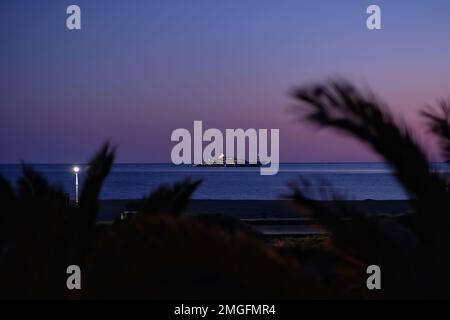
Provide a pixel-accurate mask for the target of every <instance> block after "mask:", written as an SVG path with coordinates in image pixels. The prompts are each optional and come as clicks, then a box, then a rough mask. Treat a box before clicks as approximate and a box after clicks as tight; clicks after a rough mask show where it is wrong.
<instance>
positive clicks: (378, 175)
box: [0, 163, 450, 200]
mask: <svg viewBox="0 0 450 320" xmlns="http://www.w3.org/2000/svg"><path fill="white" fill-rule="evenodd" d="M437 166H438V168H439V170H442V171H444V172H450V168H449V167H448V166H447V165H444V164H438V165H437ZM33 167H34V168H35V169H36V170H37V171H38V172H40V173H41V174H42V175H43V176H45V177H46V178H47V179H48V180H49V181H50V182H51V183H53V184H55V185H59V186H62V187H63V188H64V189H65V190H66V192H68V193H70V195H71V197H72V198H73V197H74V194H75V187H74V186H75V177H74V174H73V173H72V171H71V168H72V167H71V165H67V164H51V165H43V164H39V165H34V166H33ZM81 169H82V170H81V173H80V175H79V178H80V184H81V185H82V183H83V180H84V175H85V172H86V169H87V167H86V166H81ZM0 174H1V175H2V176H4V177H5V178H7V179H8V180H10V181H12V182H15V181H17V179H18V178H19V177H20V175H21V166H20V165H0ZM187 177H191V178H193V179H197V178H201V179H203V183H202V184H201V186H200V187H199V189H198V190H197V191H196V192H195V194H194V196H193V198H194V199H267V200H270V199H279V198H280V197H282V196H283V195H286V194H287V192H288V191H289V189H288V187H287V185H288V184H289V183H291V182H298V181H300V180H299V177H302V178H305V179H308V180H309V181H310V182H311V188H310V191H309V192H310V195H311V196H312V197H314V198H325V199H326V198H327V194H328V195H329V193H330V192H331V191H335V192H337V193H338V194H340V195H342V196H344V197H346V198H347V199H353V200H363V199H375V200H390V199H405V198H406V194H405V193H404V191H403V189H402V187H401V186H400V185H399V184H398V182H397V181H396V179H395V177H393V176H392V171H391V170H390V168H389V167H387V166H386V165H385V164H383V163H299V164H282V165H281V166H280V171H279V172H278V174H277V175H274V176H261V175H260V174H259V168H193V167H188V166H175V165H171V164H116V165H115V166H114V168H113V170H112V173H111V174H110V175H109V177H108V178H107V180H106V183H105V185H104V187H103V190H102V194H101V198H102V199H138V198H142V197H143V196H145V195H147V194H148V193H149V192H151V191H152V190H154V189H155V188H156V187H157V186H159V185H160V184H167V183H173V182H176V181H179V180H181V179H183V178H187Z"/></svg>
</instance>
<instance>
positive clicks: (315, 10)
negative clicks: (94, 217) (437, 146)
mask: <svg viewBox="0 0 450 320" xmlns="http://www.w3.org/2000/svg"><path fill="white" fill-rule="evenodd" d="M374 3H376V4H378V5H380V6H381V9H382V26H383V30H381V31H369V30H367V29H366V26H365V20H366V17H367V15H366V14H365V10H366V8H367V6H368V5H369V4H372V2H369V1H331V0H329V1H317V0H314V1H309V0H304V1H300V0H294V1H286V0H282V1H278V0H277V1H276V0H271V1H264V0H245V1H242V0H239V1H238V0H235V1H233V0H226V1H225V0H214V1H211V0H205V1H200V0H192V1H172V0H160V1H155V0H153V1H144V0H142V1H124V0H122V1H111V0H109V1H106V0H105V1H83V0H75V1H43V0H42V1H31V0H30V1H20V0H5V1H1V4H0V25H1V28H0V41H1V50H0V119H1V122H0V123H1V125H0V150H1V153H0V163H16V162H18V161H20V160H25V161H27V162H31V163H37V162H46V163H57V162H67V163H75V162H80V161H84V160H87V159H88V158H89V156H90V155H91V154H92V153H93V151H94V150H95V149H96V148H97V147H99V145H100V144H101V143H102V142H103V141H105V140H106V139H111V141H113V142H114V143H115V144H117V145H118V147H119V148H118V161H119V162H169V161H170V150H171V148H172V146H173V143H171V142H170V133H171V132H172V131H173V130H174V129H176V128H180V127H185V128H189V129H191V128H192V125H193V121H194V120H203V124H204V127H206V128H208V127H217V128H221V129H224V128H238V127H242V128H280V140H281V141H280V160H281V161H282V162H293V161H308V162H309V161H372V160H377V158H376V157H375V156H374V155H373V154H372V153H371V152H369V151H368V150H366V149H365V148H364V147H362V146H361V145H359V144H357V143H355V142H353V141H352V140H350V139H348V138H344V137H341V136H337V135H336V134H335V133H334V132H330V131H324V132H319V133H318V132H316V131H315V130H314V129H312V128H311V127H310V126H308V125H305V124H298V123H296V122H294V121H293V118H292V116H290V115H289V114H288V112H287V111H286V110H287V107H288V106H289V105H290V104H291V102H292V101H291V100H290V99H289V97H288V95H287V92H288V91H289V90H290V89H292V88H294V87H297V86H300V85H303V84H306V83H309V82H313V81H320V80H324V79H327V78H329V77H335V76H340V77H346V78H349V79H351V80H354V81H356V83H358V84H361V85H363V86H370V87H371V88H372V89H373V91H375V92H376V93H377V94H379V96H380V97H381V98H382V99H383V100H384V101H387V102H389V103H390V105H392V106H393V109H394V110H395V112H396V113H397V114H399V115H402V116H403V117H404V118H406V119H407V120H412V121H413V122H414V123H417V117H416V116H415V115H416V112H417V110H418V109H419V108H421V107H423V105H425V104H427V103H434V101H435V99H436V98H439V97H448V96H450V59H449V57H450V41H449V39H450V19H449V17H450V2H449V1H444V0H443V1H411V0H409V1H375V2H374ZM69 4H78V5H79V6H80V7H81V10H82V30H81V31H68V30H67V29H66V27H65V19H66V14H65V10H66V7H67V6H68V5H69ZM416 127H417V128H418V131H417V134H418V135H419V136H420V137H419V138H420V140H421V141H422V142H423V143H424V144H427V145H430V143H431V142H430V138H429V137H428V136H426V135H424V130H423V129H422V128H421V127H420V126H417V125H416Z"/></svg>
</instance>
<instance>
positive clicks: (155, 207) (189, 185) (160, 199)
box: [140, 179, 202, 215]
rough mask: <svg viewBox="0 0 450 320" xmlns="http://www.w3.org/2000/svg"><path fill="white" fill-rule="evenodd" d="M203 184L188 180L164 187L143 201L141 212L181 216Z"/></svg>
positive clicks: (198, 181)
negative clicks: (194, 193)
mask: <svg viewBox="0 0 450 320" xmlns="http://www.w3.org/2000/svg"><path fill="white" fill-rule="evenodd" d="M201 182H202V181H201V180H196V181H193V182H191V181H190V180H189V179H186V180H184V181H181V182H178V183H175V184H174V185H173V186H170V185H162V186H160V187H158V189H156V190H155V191H154V192H152V193H151V194H150V196H148V197H147V198H145V199H144V200H143V202H142V206H141V209H140V212H142V213H165V214H174V215H180V214H181V213H182V212H183V211H184V210H185V209H186V206H187V204H188V202H189V200H190V199H191V195H192V193H193V192H194V191H195V190H196V189H197V188H198V186H199V185H200V183H201Z"/></svg>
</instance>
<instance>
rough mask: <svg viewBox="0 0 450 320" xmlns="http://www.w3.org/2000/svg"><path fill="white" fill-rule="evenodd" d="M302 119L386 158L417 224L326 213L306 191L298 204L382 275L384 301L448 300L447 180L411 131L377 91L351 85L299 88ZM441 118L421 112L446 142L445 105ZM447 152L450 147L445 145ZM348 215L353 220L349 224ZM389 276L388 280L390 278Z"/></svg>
mask: <svg viewBox="0 0 450 320" xmlns="http://www.w3.org/2000/svg"><path fill="white" fill-rule="evenodd" d="M292 95H293V97H294V98H295V99H297V100H298V102H299V103H300V104H299V105H297V106H295V107H294V108H295V109H294V110H296V112H298V116H299V119H300V120H302V121H304V120H306V121H309V122H311V123H314V124H315V125H318V126H320V127H331V128H334V129H337V130H339V131H341V132H344V133H346V134H349V135H351V136H353V137H356V138H357V139H359V140H360V141H362V142H363V143H365V144H367V145H368V146H369V147H371V148H372V149H373V150H374V151H375V152H376V153H378V154H379V155H380V156H381V157H383V158H384V159H385V160H386V161H387V163H388V164H389V165H390V166H391V167H392V168H393V169H394V171H395V175H396V177H397V179H398V181H399V182H400V183H401V185H402V186H403V187H404V188H405V190H406V191H407V192H408V194H409V195H410V200H411V203H412V204H413V207H414V209H415V213H414V215H413V218H414V221H413V223H412V224H411V226H410V227H405V226H402V225H400V224H399V223H397V222H395V221H392V220H385V219H383V218H376V217H368V216H367V215H365V214H364V213H362V212H358V211H357V210H356V209H354V208H351V207H350V206H348V205H346V206H344V207H343V206H342V202H338V201H335V206H334V207H332V208H329V207H328V208H325V207H323V206H322V205H321V204H320V203H318V202H317V201H314V200H311V199H309V198H308V197H307V196H306V195H305V193H304V192H303V191H302V189H301V188H298V187H295V188H294V189H293V191H294V192H293V199H294V201H295V202H296V203H297V204H298V205H299V206H301V207H302V208H303V209H304V210H305V209H306V211H308V212H310V213H311V214H312V215H313V216H314V217H316V218H317V219H318V221H319V223H322V224H324V226H325V227H326V228H328V229H329V230H330V231H331V233H332V235H333V237H334V240H335V241H334V243H335V245H336V246H337V247H339V248H341V249H344V250H345V251H346V252H347V253H348V252H350V255H353V257H354V258H356V259H358V260H359V261H363V262H364V265H367V264H379V265H380V266H382V268H384V269H383V270H385V272H384V274H385V275H387V281H386V283H388V286H387V288H386V287H385V289H387V291H385V292H387V295H392V296H403V297H404V296H410V295H418V296H423V295H427V294H431V292H432V295H436V296H448V290H447V289H446V288H447V287H448V285H449V284H450V283H449V281H448V280H446V277H444V276H443V275H444V274H445V270H447V269H448V267H449V266H450V255H449V254H448V249H449V245H450V236H449V233H448V227H449V226H450V216H449V212H450V197H449V193H448V191H447V187H446V185H447V183H446V179H445V177H444V176H442V175H440V174H439V173H437V172H435V171H433V170H431V169H432V168H431V167H430V164H429V161H428V158H427V156H426V154H425V152H424V151H423V150H422V148H421V147H420V146H419V145H418V143H416V141H415V140H414V138H413V136H412V134H411V133H410V132H411V131H410V130H409V129H408V128H407V127H406V125H404V124H401V123H400V122H399V121H398V120H395V119H394V117H393V116H392V115H391V113H390V112H389V108H388V107H387V106H386V105H385V104H383V103H381V102H379V100H378V99H377V98H376V97H375V96H374V95H373V94H372V93H363V92H361V91H360V90H358V89H357V88H355V87H354V86H352V85H351V84H349V83H348V82H345V81H334V82H329V83H326V84H319V85H312V86H307V87H304V88H300V89H298V90H295V91H294V92H293V93H292ZM443 109H444V113H443V115H438V114H434V113H433V114H432V113H429V112H427V113H424V115H425V116H426V117H427V118H428V119H429V120H431V122H432V128H433V132H435V133H438V134H439V135H440V136H441V137H442V138H444V139H446V133H447V132H449V131H450V128H449V125H448V112H447V107H446V106H445V107H443ZM443 148H444V151H445V149H446V148H447V144H446V143H444V144H443ZM343 217H350V219H349V220H348V221H345V220H342V218H343ZM425 270H426V272H425ZM385 278H386V277H385Z"/></svg>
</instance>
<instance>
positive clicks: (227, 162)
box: [192, 153, 262, 168]
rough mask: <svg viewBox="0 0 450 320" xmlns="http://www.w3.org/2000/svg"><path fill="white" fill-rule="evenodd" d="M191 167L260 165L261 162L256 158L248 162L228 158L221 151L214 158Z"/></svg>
mask: <svg viewBox="0 0 450 320" xmlns="http://www.w3.org/2000/svg"><path fill="white" fill-rule="evenodd" d="M192 166H193V167H233V168H234V167H261V166H262V163H261V162H260V161H259V160H258V161H257V162H256V163H250V162H248V161H247V160H239V159H235V158H228V157H225V155H224V154H223V153H222V154H220V155H219V156H218V157H217V158H216V159H211V160H209V161H208V162H203V163H202V164H193V165H192Z"/></svg>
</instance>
